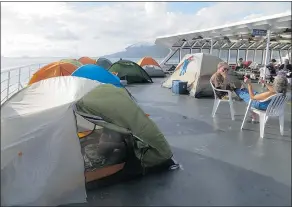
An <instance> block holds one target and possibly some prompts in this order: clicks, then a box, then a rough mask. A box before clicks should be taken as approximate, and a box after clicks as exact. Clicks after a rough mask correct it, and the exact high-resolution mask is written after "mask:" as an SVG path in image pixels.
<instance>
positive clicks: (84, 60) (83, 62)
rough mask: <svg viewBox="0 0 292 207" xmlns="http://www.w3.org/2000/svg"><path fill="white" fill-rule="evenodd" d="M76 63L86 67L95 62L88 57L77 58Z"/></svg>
mask: <svg viewBox="0 0 292 207" xmlns="http://www.w3.org/2000/svg"><path fill="white" fill-rule="evenodd" d="M78 61H79V62H81V63H82V64H83V65H86V64H96V60H93V59H91V58H89V57H82V58H79V60H78Z"/></svg>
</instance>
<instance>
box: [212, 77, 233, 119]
mask: <svg viewBox="0 0 292 207" xmlns="http://www.w3.org/2000/svg"><path fill="white" fill-rule="evenodd" d="M210 84H211V86H212V89H213V92H214V97H215V100H214V106H213V111H212V117H215V114H216V111H217V109H218V106H219V104H220V102H228V103H229V106H230V113H231V119H232V120H235V119H234V114H235V113H234V107H233V100H232V92H231V91H229V90H221V89H216V88H215V87H214V86H213V84H212V81H211V80H210ZM216 91H220V92H226V93H228V100H224V99H220V98H218V96H217V94H216Z"/></svg>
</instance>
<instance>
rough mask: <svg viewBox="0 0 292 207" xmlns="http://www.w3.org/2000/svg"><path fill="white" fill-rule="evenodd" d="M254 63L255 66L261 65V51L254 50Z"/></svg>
mask: <svg viewBox="0 0 292 207" xmlns="http://www.w3.org/2000/svg"><path fill="white" fill-rule="evenodd" d="M254 61H255V62H256V63H257V64H262V63H263V51H262V50H256V53H255V58H254Z"/></svg>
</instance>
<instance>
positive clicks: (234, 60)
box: [228, 50, 237, 64]
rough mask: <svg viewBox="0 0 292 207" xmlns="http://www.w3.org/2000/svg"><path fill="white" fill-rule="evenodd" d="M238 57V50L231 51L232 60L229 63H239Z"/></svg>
mask: <svg viewBox="0 0 292 207" xmlns="http://www.w3.org/2000/svg"><path fill="white" fill-rule="evenodd" d="M236 55H237V50H230V58H229V61H228V63H229V64H235V63H236V62H237V60H236Z"/></svg>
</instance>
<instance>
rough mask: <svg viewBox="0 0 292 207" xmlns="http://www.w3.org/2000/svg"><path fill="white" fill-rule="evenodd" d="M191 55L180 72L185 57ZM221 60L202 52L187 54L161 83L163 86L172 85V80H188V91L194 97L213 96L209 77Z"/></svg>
mask: <svg viewBox="0 0 292 207" xmlns="http://www.w3.org/2000/svg"><path fill="white" fill-rule="evenodd" d="M191 56H192V57H193V58H192V60H191V61H190V62H189V64H188V65H187V67H186V68H185V73H182V70H183V66H182V65H183V63H184V61H185V60H186V59H188V58H190V57H191ZM219 62H222V60H221V59H220V58H218V57H216V56H212V55H210V54H204V53H196V54H187V55H185V56H184V58H183V59H182V61H181V62H180V63H179V64H178V66H177V68H176V69H175V71H174V73H173V74H172V75H171V76H170V77H169V78H168V79H167V80H166V81H165V82H164V83H163V84H162V86H163V87H165V88H171V87H172V81H173V80H181V81H186V82H188V91H189V92H190V95H191V96H195V97H196V98H200V97H208V96H213V91H212V88H211V86H210V82H209V80H210V78H211V76H212V74H213V73H215V72H216V68H217V65H218V63H219Z"/></svg>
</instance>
